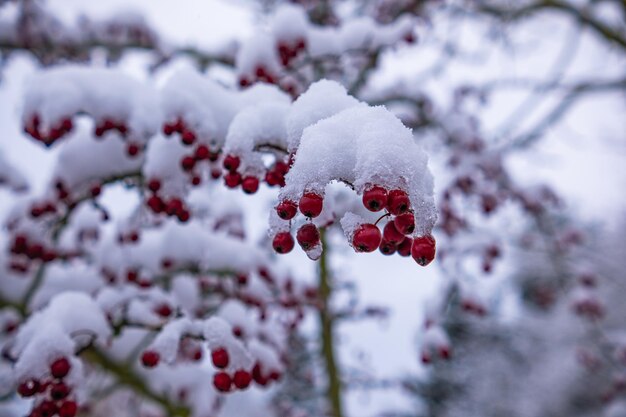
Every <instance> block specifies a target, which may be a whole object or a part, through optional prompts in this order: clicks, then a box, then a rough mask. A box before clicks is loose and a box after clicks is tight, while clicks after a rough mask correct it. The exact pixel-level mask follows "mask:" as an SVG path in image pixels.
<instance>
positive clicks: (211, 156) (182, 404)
mask: <svg viewBox="0 0 626 417" xmlns="http://www.w3.org/2000/svg"><path fill="white" fill-rule="evenodd" d="M259 3H260V5H261V6H262V7H261V9H262V10H263V11H264V13H265V21H264V22H260V23H259V24H258V26H257V27H255V28H254V30H253V33H252V36H250V37H248V38H247V39H246V40H244V41H242V42H239V43H237V44H236V45H235V46H232V45H228V46H225V47H224V48H222V49H218V50H203V49H198V48H186V47H179V46H176V45H171V44H169V43H168V42H166V40H163V39H161V38H160V36H159V34H158V33H157V32H156V31H155V30H154V29H152V28H151V27H150V26H149V25H148V24H147V23H146V22H145V21H144V20H143V19H142V18H141V16H137V15H120V16H116V17H115V18H113V19H111V20H94V19H91V18H83V19H82V20H81V21H80V22H78V23H77V24H76V25H72V26H68V25H67V24H64V23H62V21H60V20H59V19H58V18H56V17H55V14H54V10H50V9H48V8H46V5H45V3H41V2H37V1H34V0H22V1H19V2H11V1H9V2H1V3H0V7H2V8H4V9H10V12H7V13H6V15H7V16H9V18H8V19H6V21H2V30H1V31H0V50H1V51H2V52H3V63H4V64H5V65H6V64H7V63H9V62H10V61H11V59H13V57H14V56H17V57H19V56H20V54H21V53H23V52H26V53H27V54H29V56H31V57H33V58H34V59H36V60H37V62H38V64H39V65H41V70H40V71H37V73H36V74H34V76H32V77H31V78H30V79H29V82H28V84H27V86H26V88H25V92H24V95H23V97H22V103H23V104H22V105H21V108H22V117H21V127H22V128H23V132H24V133H23V135H22V137H16V138H12V140H30V141H33V142H36V143H37V144H38V145H39V146H41V147H44V148H46V149H49V150H50V152H53V153H54V155H55V158H56V161H57V165H56V168H55V169H54V172H53V174H52V176H51V178H50V180H49V182H48V185H47V187H46V188H45V189H44V190H43V191H41V192H39V191H37V192H34V191H33V192H31V191H27V188H28V187H27V186H28V181H26V179H25V178H26V177H25V176H23V175H21V174H19V173H18V170H16V169H15V167H14V166H12V165H11V164H10V161H5V159H4V158H0V183H2V184H5V185H7V186H8V187H9V188H10V189H11V190H13V191H12V192H14V193H15V194H11V195H12V196H14V198H12V200H11V204H10V206H11V209H10V212H9V213H8V215H7V217H6V220H5V230H6V233H5V234H4V236H3V244H4V247H5V250H4V251H3V253H2V255H1V257H0V268H2V269H0V271H1V274H2V279H1V280H0V313H1V315H0V319H1V320H2V322H1V323H2V325H3V329H4V330H3V333H2V336H1V339H0V340H1V343H2V352H3V356H2V362H1V368H0V369H1V372H2V373H1V378H2V380H3V381H6V383H3V384H2V386H3V387H6V389H5V392H3V393H2V394H3V395H4V397H3V398H6V400H7V401H10V402H13V403H15V402H16V398H18V397H22V398H27V399H30V400H31V401H30V402H28V403H27V404H28V411H23V410H20V411H18V412H16V414H17V415H23V414H28V415H30V416H32V417H40V416H41V417H46V416H49V417H51V416H53V415H58V416H61V417H72V416H75V415H110V414H112V413H115V414H124V413H125V414H127V415H133V416H136V415H141V416H191V415H194V416H217V415H231V414H232V415H235V414H237V415H240V414H254V413H258V410H259V408H258V407H259V406H258V400H257V399H256V397H257V395H258V392H259V390H260V389H264V388H265V387H271V386H275V385H278V387H277V389H276V390H275V392H276V395H275V396H274V399H275V406H274V410H273V411H274V413H276V414H277V415H281V416H306V415H311V416H317V415H332V416H334V417H341V416H343V415H345V406H344V405H343V401H344V398H345V392H346V390H347V389H348V388H350V387H351V381H350V380H349V378H347V377H346V376H345V374H344V373H343V372H342V366H341V364H340V363H339V362H338V360H337V355H336V354H337V352H336V351H337V338H336V336H337V335H336V332H337V329H336V327H337V324H338V322H339V320H340V319H343V318H345V317H344V316H349V317H352V318H355V317H360V316H362V317H376V316H379V315H380V313H381V311H380V310H377V309H375V308H363V309H357V308H348V309H347V310H346V309H342V307H340V306H337V305H336V302H335V298H336V297H333V296H334V295H336V294H337V292H338V291H339V290H340V287H339V284H338V281H337V277H336V275H335V274H334V271H333V267H332V264H331V262H330V258H329V256H330V253H331V252H332V248H333V245H336V244H337V245H338V244H341V245H344V246H350V247H352V249H353V250H354V252H359V253H360V252H374V251H379V252H380V253H381V254H382V255H385V256H390V255H395V256H400V257H412V258H413V259H414V260H415V264H414V266H413V267H414V268H416V269H419V268H420V266H426V265H428V264H430V263H431V262H432V261H433V259H434V258H435V252H436V249H435V246H436V244H435V238H434V237H433V235H432V233H433V229H434V232H435V233H436V234H438V236H437V240H438V241H439V244H438V246H439V248H438V249H437V252H438V253H439V256H438V261H437V262H435V264H437V266H438V267H439V269H440V270H441V274H442V276H443V277H444V282H445V284H444V285H443V288H442V291H441V292H440V294H438V295H437V297H436V298H435V299H434V300H433V302H432V303H431V305H429V306H427V308H426V309H425V310H426V313H425V323H424V329H422V330H421V331H420V335H421V337H422V345H421V354H420V356H421V360H422V362H424V363H432V362H436V363H437V364H438V363H439V361H440V360H441V359H449V358H450V357H451V356H452V354H453V348H454V343H451V341H452V342H454V341H455V334H454V332H453V331H452V330H451V329H450V326H449V324H448V323H447V320H448V319H449V318H450V316H449V315H448V313H449V312H450V311H452V312H454V311H456V310H454V309H453V308H451V306H455V305H457V303H458V305H460V306H462V307H463V310H464V311H465V312H469V313H474V314H476V315H478V316H483V315H485V314H486V313H487V310H488V309H487V306H486V304H485V302H484V300H485V299H486V297H485V296H484V294H483V290H482V288H481V286H480V285H478V284H475V283H474V282H473V281H474V280H472V279H471V277H472V276H473V275H474V276H475V275H476V274H479V275H482V274H485V275H489V274H490V273H492V271H493V270H494V268H495V264H496V262H497V260H499V259H503V258H504V254H503V252H504V250H505V248H507V247H508V246H507V245H508V243H507V241H508V239H510V238H511V236H509V235H508V234H506V233H503V231H502V229H497V228H494V227H493V224H492V219H494V218H495V219H497V218H501V217H505V216H506V215H507V213H506V209H505V210H503V208H509V207H511V206H512V207H514V208H515V210H517V211H516V216H518V217H521V218H524V220H525V222H527V223H528V224H529V226H528V227H529V229H530V230H531V232H532V233H537V234H539V235H541V236H542V239H544V240H543V241H542V242H543V243H542V246H541V247H540V250H542V251H544V252H546V253H549V254H555V255H558V256H557V257H555V258H554V259H557V258H560V256H561V255H563V253H564V252H567V251H568V250H570V249H571V248H575V247H576V246H577V245H578V243H579V241H580V239H581V235H582V231H581V230H578V228H576V227H572V226H571V224H569V223H566V222H563V221H561V220H560V219H561V218H562V206H561V204H560V199H559V197H558V196H557V194H556V193H555V192H553V191H552V190H551V189H549V188H548V187H546V186H541V185H539V186H531V187H528V186H526V185H524V184H523V182H520V181H518V179H517V178H516V177H515V176H514V175H512V174H511V173H510V172H509V171H508V168H507V164H506V162H507V159H508V158H509V157H510V156H511V155H514V154H516V153H519V152H520V151H523V150H524V149H527V148H528V147H530V146H532V145H533V144H534V143H536V142H537V141H538V140H539V139H540V138H542V137H543V135H544V133H545V131H546V130H547V129H548V128H549V127H550V126H552V125H554V124H555V123H557V122H558V121H559V120H560V119H562V118H563V117H564V115H565V114H567V111H568V110H569V109H571V108H572V106H573V104H575V103H577V102H578V101H580V100H584V99H585V98H587V97H588V96H589V95H591V94H593V93H602V92H611V91H623V90H624V88H626V82H625V80H624V74H617V76H613V78H607V79H593V80H582V81H581V80H576V81H575V82H570V81H569V80H566V81H561V80H558V77H557V76H554V75H552V76H551V77H548V78H546V79H539V80H519V79H512V80H501V79H498V80H496V81H493V82H491V83H487V84H485V85H479V84H476V85H474V84H471V85H468V84H463V85H457V86H454V87H453V88H451V89H450V90H449V91H446V95H447V96H450V97H451V100H449V104H442V103H440V102H438V101H437V100H436V99H435V98H434V94H433V93H432V91H428V90H427V89H426V88H424V89H422V88H421V86H422V84H424V85H425V80H426V79H427V78H435V79H436V77H437V76H438V74H439V73H440V72H441V71H443V69H444V68H446V67H449V66H454V65H459V63H467V62H471V61H472V59H473V55H476V52H475V51H470V50H469V49H468V48H467V46H466V45H465V44H464V41H465V40H466V39H464V38H462V37H459V38H456V39H452V38H447V39H446V38H444V39H441V38H440V36H439V32H438V31H439V29H438V28H439V27H443V23H442V20H444V21H446V20H447V21H449V22H452V24H456V23H458V22H461V21H465V20H468V21H470V27H471V28H473V29H475V30H477V31H481V32H482V31H484V30H485V28H487V29H488V31H489V32H491V31H493V30H494V27H495V28H497V29H498V31H497V33H498V34H500V35H502V36H503V37H505V35H506V31H505V30H503V29H502V24H503V23H509V24H515V23H516V22H518V21H524V19H528V18H529V17H531V16H537V15H538V14H542V13H544V12H546V11H547V12H550V13H557V14H560V15H562V16H564V17H565V18H567V19H571V20H573V22H574V23H575V26H576V27H579V28H582V29H585V30H588V31H590V32H592V34H593V36H595V37H596V38H598V39H600V41H599V42H600V44H602V45H608V46H609V48H611V49H614V50H617V52H616V53H617V54H618V55H620V54H623V51H624V49H625V48H626V46H625V45H626V42H624V39H625V35H624V33H623V30H622V29H621V28H620V27H619V26H618V25H616V24H615V23H614V22H613V20H611V19H610V18H604V17H603V16H605V15H606V13H604V14H601V13H603V11H604V8H607V7H608V8H609V9H610V11H611V12H615V11H617V12H620V13H624V10H626V8H625V7H624V5H623V4H622V3H620V2H610V1H606V2H595V1H592V2H589V4H585V5H577V4H573V3H572V4H570V3H566V2H557V1H539V2H535V3H533V2H525V3H524V4H519V5H515V4H514V5H511V4H509V3H508V2H498V1H494V2H483V1H469V2H459V3H456V2H450V4H445V3H444V2H440V1H436V0H431V1H427V0H422V1H409V0H380V1H375V2H367V3H362V2H356V1H355V2H353V1H324V0H319V1H306V0H303V1H289V2H287V1H261V2H259ZM560 15H559V16H560ZM493 25H495V26H493ZM505 26H506V25H505ZM477 28H478V29H477ZM494 44H495V47H497V46H498V45H497V42H496V41H494V42H491V43H487V44H486V45H485V46H484V47H485V48H493V47H494ZM420 48H431V49H432V48H434V49H435V50H436V51H438V52H439V53H440V57H439V58H438V59H435V60H433V66H432V67H429V68H426V70H425V71H423V72H422V73H419V74H414V75H412V77H411V79H410V80H409V81H405V82H403V81H398V82H397V83H392V84H391V85H389V83H386V84H385V83H381V82H379V78H380V77H383V78H384V75H385V74H386V71H387V69H386V68H385V63H386V62H389V60H390V59H391V62H393V56H394V54H397V53H398V51H399V52H400V53H402V51H413V50H420ZM135 53H144V54H147V55H148V56H149V61H150V64H149V66H148V68H146V74H145V78H144V79H138V78H136V77H132V76H130V75H128V73H126V72H125V70H124V67H123V66H121V65H117V62H118V61H119V60H121V59H123V58H124V57H126V56H128V55H132V54H135ZM612 53H613V52H612ZM103 57H104V59H103ZM179 59H184V60H187V61H188V62H193V67H192V68H189V66H187V67H185V68H180V67H177V66H176V65H175V64H176V62H177V60H179ZM103 60H104V61H105V62H106V64H107V65H106V66H103V65H98V63H101V62H102V61H103ZM405 62H407V61H405ZM408 62H412V61H408ZM409 66H410V65H409ZM214 70H217V71H219V72H221V73H222V75H219V74H216V71H214ZM164 74H165V75H164ZM224 74H225V75H224ZM557 74H558V72H557ZM610 75H613V74H610ZM511 85H514V86H518V85H522V86H523V87H524V88H529V89H530V90H531V92H532V94H535V95H537V94H538V93H539V92H540V93H541V94H542V95H545V96H548V95H550V96H552V97H556V98H559V99H560V100H559V101H558V102H557V104H556V105H555V106H554V107H553V108H552V109H549V110H548V111H547V112H546V113H545V118H543V119H541V120H539V122H538V123H537V124H536V125H534V126H530V128H526V127H525V126H524V129H523V130H522V131H521V133H520V132H519V131H518V129H514V126H507V127H506V129H504V130H503V132H504V133H502V134H501V135H499V136H496V137H490V136H489V135H486V134H485V133H484V132H483V127H482V125H481V123H480V122H479V121H480V118H481V117H482V114H481V107H480V105H481V103H485V102H488V101H489V100H490V99H491V98H492V97H494V96H495V95H497V94H498V93H499V92H500V91H501V89H502V88H510V86H511ZM477 103H478V106H477ZM532 105H533V104H532V102H531V103H530V104H528V103H527V104H525V106H526V107H528V106H532ZM519 112H521V113H522V116H519V115H517V116H516V117H515V118H514V123H520V122H519V120H520V119H523V118H524V115H523V113H524V112H525V110H523V109H522V110H519ZM519 112H518V113H519ZM433 144H434V145H433ZM424 145H428V147H429V150H430V151H431V155H433V158H434V160H435V162H436V163H442V164H443V165H444V166H445V168H444V169H441V172H442V175H441V176H438V177H437V183H438V184H439V185H438V190H440V195H438V196H437V204H435V195H434V183H433V176H432V175H431V172H430V170H429V167H428V161H427V156H426V152H425V151H424ZM120 186H123V188H124V189H125V190H127V191H126V192H125V193H124V194H123V199H124V203H125V204H129V205H132V206H133V208H132V210H129V211H128V212H126V213H118V212H117V210H116V205H117V204H119V203H120V197H119V196H118V197H115V196H113V195H112V192H111V191H110V190H114V189H119V188H120ZM259 190H260V191H261V193H267V194H268V195H271V199H272V204H271V206H269V207H267V210H266V218H267V219H268V220H267V222H266V223H267V227H266V228H267V230H268V238H267V239H265V240H264V241H262V242H260V243H258V242H254V241H251V240H250V239H248V238H247V237H248V233H247V230H246V228H247V226H246V222H245V211H246V204H251V203H250V201H255V200H253V198H254V197H252V196H249V195H251V194H256V193H258V192H259ZM268 190H269V191H268ZM20 193H21V194H22V195H20ZM242 197H243V198H242ZM246 201H247V202H246ZM436 207H437V208H436ZM505 218H506V217H505ZM489 226H491V227H489ZM296 242H297V243H298V246H299V249H296V248H295V246H296ZM339 242H340V243H339ZM300 249H301V250H302V251H304V253H305V254H306V256H307V257H308V258H309V259H310V260H311V262H315V263H316V271H317V273H316V278H317V279H316V281H315V282H308V281H307V280H304V279H301V277H299V272H300V271H298V270H294V269H293V268H291V269H290V268H289V267H287V266H286V264H287V262H286V261H285V259H286V258H289V257H292V256H297V255H296V254H295V253H294V252H297V251H299V250H300ZM382 255H381V256H382ZM355 256H363V255H355ZM476 261H478V262H476ZM476 263H478V267H476ZM297 269H300V268H297ZM548 281H549V282H550V285H552V286H553V288H552V287H551V289H553V290H554V289H556V291H552V292H550V294H548V296H557V295H562V294H566V293H569V289H570V286H569V285H566V284H564V283H563V282H559V281H558V280H553V279H549V280H548ZM553 281H556V282H553ZM581 285H583V286H588V284H587V283H584V282H583V283H582V284H581ZM529 288H530V290H529V292H528V293H529V294H533V295H538V296H539V297H542V296H544V295H545V291H544V290H545V288H544V287H543V286H539V287H529ZM542 291H543V292H542ZM548 292H549V291H548ZM591 304H593V303H587V302H586V301H584V300H583V301H582V304H581V305H582V306H581V307H580V308H579V309H577V311H578V312H579V313H581V314H582V315H583V316H594V317H595V316H597V309H595V307H594V306H592V305H591ZM345 311H347V312H345ZM309 316H316V317H317V319H318V320H317V325H316V330H317V333H318V336H317V338H316V339H317V343H316V344H314V345H313V348H312V345H311V343H308V342H307V337H306V335H305V333H306V332H303V331H300V330H299V325H300V323H301V322H302V321H303V320H305V319H306V318H307V317H309ZM492 327H493V328H494V331H497V330H495V329H497V326H495V325H494V326H492ZM318 365H319V366H318ZM476 366H479V365H476ZM435 372H436V371H435ZM281 381H284V382H283V383H282V384H281ZM368 382H371V383H372V384H373V385H378V383H379V382H380V381H379V382H376V381H368ZM383 382H384V381H383ZM388 382H389V383H388V384H385V383H382V385H381V386H391V387H398V386H399V385H398V384H401V383H402V382H401V380H400V379H398V380H397V381H388ZM424 398H427V397H424ZM263 410H264V411H263V412H270V411H266V410H265V407H264V408H263ZM29 413H30V414H29Z"/></svg>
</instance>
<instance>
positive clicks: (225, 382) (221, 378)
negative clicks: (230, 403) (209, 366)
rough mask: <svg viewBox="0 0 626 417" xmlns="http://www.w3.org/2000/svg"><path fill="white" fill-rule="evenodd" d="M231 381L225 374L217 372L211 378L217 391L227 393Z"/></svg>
mask: <svg viewBox="0 0 626 417" xmlns="http://www.w3.org/2000/svg"><path fill="white" fill-rule="evenodd" d="M232 382H233V381H232V379H231V378H230V375H228V374H227V373H226V372H218V373H216V374H215V375H214V376H213V385H214V386H215V388H216V389H217V390H218V391H221V392H228V391H230V387H231V385H232Z"/></svg>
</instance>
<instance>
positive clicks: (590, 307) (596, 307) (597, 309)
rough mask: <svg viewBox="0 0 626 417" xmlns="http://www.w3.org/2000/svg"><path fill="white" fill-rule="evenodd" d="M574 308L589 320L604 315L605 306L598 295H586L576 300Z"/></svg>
mask: <svg viewBox="0 0 626 417" xmlns="http://www.w3.org/2000/svg"><path fill="white" fill-rule="evenodd" d="M572 308H573V310H574V313H576V314H577V315H578V316H580V317H583V318H586V319H587V320H589V321H596V320H599V319H601V318H602V317H604V314H605V311H604V306H603V305H602V303H601V302H600V300H598V299H597V298H596V297H592V296H589V297H585V298H582V299H580V300H576V301H575V302H574V303H573V305H572Z"/></svg>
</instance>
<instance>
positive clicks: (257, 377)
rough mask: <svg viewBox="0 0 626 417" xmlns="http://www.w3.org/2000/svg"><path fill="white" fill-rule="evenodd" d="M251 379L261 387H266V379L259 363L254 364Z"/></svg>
mask: <svg viewBox="0 0 626 417" xmlns="http://www.w3.org/2000/svg"><path fill="white" fill-rule="evenodd" d="M252 379H254V382H256V383H257V384H259V385H261V386H265V385H267V382H268V381H267V378H266V377H265V376H264V375H263V372H262V370H261V364H260V363H259V362H257V363H255V364H254V368H252Z"/></svg>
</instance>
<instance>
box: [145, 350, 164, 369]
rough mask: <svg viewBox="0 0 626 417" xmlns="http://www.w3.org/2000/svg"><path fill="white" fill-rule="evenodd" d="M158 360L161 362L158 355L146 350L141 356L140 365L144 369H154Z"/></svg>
mask: <svg viewBox="0 0 626 417" xmlns="http://www.w3.org/2000/svg"><path fill="white" fill-rule="evenodd" d="M160 360H161V355H159V353H158V352H155V351H153V350H146V351H145V352H144V353H143V354H142V355H141V363H142V364H143V366H145V367H146V368H154V367H155V366H157V365H158V364H159V361H160Z"/></svg>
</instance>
